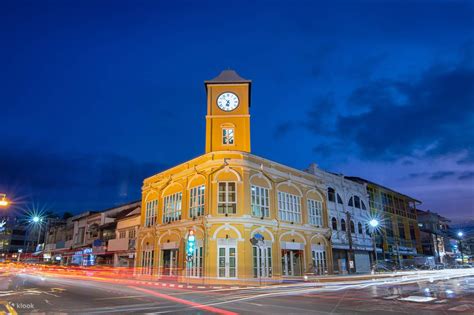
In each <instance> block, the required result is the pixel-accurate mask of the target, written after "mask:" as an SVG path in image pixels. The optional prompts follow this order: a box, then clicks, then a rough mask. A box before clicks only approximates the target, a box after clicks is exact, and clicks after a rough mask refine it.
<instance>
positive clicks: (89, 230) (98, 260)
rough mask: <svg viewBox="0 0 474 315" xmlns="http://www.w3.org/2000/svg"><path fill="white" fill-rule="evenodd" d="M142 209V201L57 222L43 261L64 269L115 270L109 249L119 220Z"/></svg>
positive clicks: (114, 257)
mask: <svg viewBox="0 0 474 315" xmlns="http://www.w3.org/2000/svg"><path fill="white" fill-rule="evenodd" d="M140 205H141V201H133V202H130V203H127V204H123V205H119V206H116V207H113V208H109V209H106V210H103V211H100V212H94V211H86V212H83V213H80V214H78V215H75V216H73V217H71V218H69V219H67V220H65V221H63V222H58V223H57V224H55V225H54V226H52V227H51V228H49V229H48V233H47V237H46V240H47V241H46V245H45V250H44V253H43V257H42V258H43V260H45V261H49V260H51V261H52V262H54V263H56V264H61V265H77V266H94V265H106V266H113V265H114V263H115V261H116V252H115V250H110V249H109V242H110V241H112V240H113V239H115V237H116V227H117V219H118V218H121V217H123V216H125V215H126V214H128V213H130V212H132V211H133V210H135V209H137V207H138V208H139V207H140ZM118 251H119V252H121V249H120V250H118Z"/></svg>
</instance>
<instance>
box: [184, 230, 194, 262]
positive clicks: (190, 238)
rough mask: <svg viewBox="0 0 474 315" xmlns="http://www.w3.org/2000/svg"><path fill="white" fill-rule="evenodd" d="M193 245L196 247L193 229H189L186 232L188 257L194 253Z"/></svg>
mask: <svg viewBox="0 0 474 315" xmlns="http://www.w3.org/2000/svg"><path fill="white" fill-rule="evenodd" d="M195 247H196V236H194V231H193V230H190V231H189V234H188V246H187V248H186V252H187V254H188V257H191V256H193V255H194V249H195Z"/></svg>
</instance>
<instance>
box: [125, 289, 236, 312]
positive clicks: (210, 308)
mask: <svg viewBox="0 0 474 315" xmlns="http://www.w3.org/2000/svg"><path fill="white" fill-rule="evenodd" d="M129 288H132V289H135V290H138V291H142V292H145V293H148V294H150V295H153V296H156V297H159V298H162V299H166V300H169V301H173V302H177V303H181V304H185V305H189V306H192V307H194V308H198V309H201V310H204V311H208V312H212V313H216V314H223V315H237V313H234V312H231V311H227V310H224V309H220V308H216V307H213V306H209V305H204V304H199V303H196V302H193V301H188V300H184V299H180V298H177V297H174V296H171V295H167V294H163V293H159V292H155V291H152V290H147V289H143V288H138V287H129Z"/></svg>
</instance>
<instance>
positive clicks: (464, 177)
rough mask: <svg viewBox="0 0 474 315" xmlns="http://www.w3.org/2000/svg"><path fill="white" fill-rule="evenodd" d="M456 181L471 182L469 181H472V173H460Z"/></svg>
mask: <svg viewBox="0 0 474 315" xmlns="http://www.w3.org/2000/svg"><path fill="white" fill-rule="evenodd" d="M458 179H459V180H471V179H474V171H466V172H462V173H461V174H460V175H459V176H458Z"/></svg>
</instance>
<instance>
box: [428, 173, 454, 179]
mask: <svg viewBox="0 0 474 315" xmlns="http://www.w3.org/2000/svg"><path fill="white" fill-rule="evenodd" d="M454 174H456V172H454V171H438V172H434V173H432V174H431V175H430V177H429V179H431V180H440V179H444V178H446V177H451V176H454Z"/></svg>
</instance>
